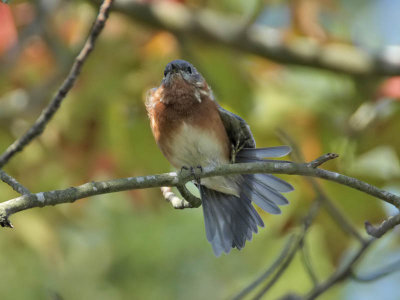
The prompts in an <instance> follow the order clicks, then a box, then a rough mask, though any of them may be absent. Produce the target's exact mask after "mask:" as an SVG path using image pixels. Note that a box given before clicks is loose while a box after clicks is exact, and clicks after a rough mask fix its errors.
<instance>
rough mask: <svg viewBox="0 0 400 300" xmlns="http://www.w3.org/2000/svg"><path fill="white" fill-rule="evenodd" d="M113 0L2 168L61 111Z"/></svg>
mask: <svg viewBox="0 0 400 300" xmlns="http://www.w3.org/2000/svg"><path fill="white" fill-rule="evenodd" d="M112 2H113V0H104V1H103V4H102V5H101V7H100V10H99V14H98V15H97V17H96V20H95V22H94V24H93V27H92V29H91V31H90V34H89V37H88V39H87V40H86V42H85V44H84V46H83V48H82V50H81V51H80V53H79V55H78V56H77V57H76V59H75V62H74V64H73V65H72V68H71V70H70V72H69V74H68V76H67V78H66V79H65V80H64V82H63V83H62V85H61V87H60V88H59V89H58V91H57V93H56V95H55V96H54V98H53V99H52V100H51V101H50V103H49V105H48V106H47V107H46V108H45V109H44V110H43V111H42V113H41V114H40V116H39V118H38V119H37V120H36V121H35V123H34V124H33V125H32V127H30V128H29V129H28V131H27V132H26V133H25V134H24V135H23V136H22V137H20V138H19V139H17V140H16V141H15V142H14V143H12V144H11V145H10V146H9V147H8V148H7V149H6V151H5V152H4V153H3V154H2V155H1V156H0V168H2V167H3V166H4V165H5V164H6V163H7V162H8V161H9V160H10V159H11V158H12V157H13V156H14V155H15V154H16V153H17V152H19V151H21V150H22V149H23V148H24V147H25V146H26V145H28V144H29V143H30V142H31V141H32V140H33V139H34V138H36V137H37V136H39V135H40V134H41V133H42V132H43V130H44V129H45V127H46V125H47V123H48V122H49V121H50V120H51V118H52V117H53V116H54V114H55V113H56V112H57V110H58V109H59V107H60V105H61V102H62V101H63V99H64V98H65V96H66V95H67V94H68V92H69V91H70V90H71V88H72V87H73V86H74V83H75V81H76V79H77V78H78V76H79V74H80V72H81V70H82V66H83V64H84V63H85V61H86V59H87V58H88V56H89V54H90V53H91V52H92V50H93V48H94V45H95V42H96V40H97V38H98V36H99V34H100V32H101V31H102V29H103V27H104V24H105V22H106V20H107V17H108V12H109V10H110V7H111V4H112Z"/></svg>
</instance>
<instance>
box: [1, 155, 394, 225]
mask: <svg viewBox="0 0 400 300" xmlns="http://www.w3.org/2000/svg"><path fill="white" fill-rule="evenodd" d="M254 173H275V174H289V175H303V176H312V177H319V178H323V179H326V180H330V181H333V182H337V183H340V184H342V185H346V186H348V187H351V188H354V189H357V190H359V191H362V192H365V193H367V194H369V195H372V196H375V197H377V198H379V199H381V200H383V201H386V202H388V203H390V204H392V205H394V206H396V207H397V208H399V207H400V197H399V196H396V195H394V194H392V193H390V192H387V191H384V190H381V189H379V188H377V187H375V186H373V185H370V184H368V183H366V182H363V181H361V180H358V179H356V178H353V177H349V176H345V175H342V174H338V173H335V172H331V171H328V170H323V169H320V168H312V167H310V166H309V164H308V163H292V162H279V161H276V162H270V161H265V162H253V163H240V164H225V165H220V166H207V167H204V168H203V172H202V173H201V174H197V175H196V176H198V177H199V178H206V177H213V176H223V175H230V174H254ZM194 179H195V178H194V175H193V174H190V173H189V174H182V173H181V174H179V175H178V174H177V173H174V172H172V173H164V174H159V175H151V176H143V177H129V178H121V179H113V180H108V181H100V182H91V183H85V184H83V185H81V186H78V187H71V188H68V189H65V190H55V191H49V192H40V193H37V194H29V195H23V196H21V197H18V198H15V199H11V200H8V201H5V202H3V203H0V223H1V222H3V221H5V220H7V218H8V216H10V215H11V214H13V213H16V212H18V211H22V210H25V209H29V208H33V207H43V206H49V205H56V204H61V203H68V202H74V201H75V200H78V199H82V198H86V197H89V196H94V195H99V194H106V193H112V192H118V191H125V190H131V189H142V188H150V187H162V186H178V185H183V184H185V183H186V182H188V181H189V180H194Z"/></svg>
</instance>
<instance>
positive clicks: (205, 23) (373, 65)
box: [114, 0, 400, 76]
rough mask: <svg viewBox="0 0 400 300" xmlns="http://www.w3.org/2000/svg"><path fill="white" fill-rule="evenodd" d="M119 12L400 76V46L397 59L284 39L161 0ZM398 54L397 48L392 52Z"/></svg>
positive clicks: (211, 37) (305, 61)
mask: <svg viewBox="0 0 400 300" xmlns="http://www.w3.org/2000/svg"><path fill="white" fill-rule="evenodd" d="M114 8H115V10H116V11H118V12H120V13H122V14H125V15H127V16H129V17H130V18H132V19H133V20H135V21H140V22H142V23H144V24H146V25H150V26H152V27H156V28H160V29H164V30H168V31H170V32H172V33H174V34H176V35H179V36H186V37H198V38H202V39H204V40H206V41H208V42H213V43H217V44H221V45H225V46H228V47H232V48H234V49H239V50H242V51H245V52H248V53H252V54H256V55H259V56H262V57H265V58H267V59H270V60H273V61H276V62H278V63H283V64H295V65H302V66H308V67H313V68H320V69H326V70H330V71H335V72H340V73H343V74H348V75H355V76H375V75H381V76H389V75H399V74H400V64H399V63H398V62H397V61H396V58H398V57H400V50H399V51H398V53H397V52H396V53H395V54H396V55H397V56H396V58H393V57H392V56H390V57H389V56H387V55H385V54H381V55H377V56H372V55H371V54H369V53H367V52H366V51H363V50H361V49H358V48H356V47H354V46H349V45H347V44H340V43H318V42H317V41H316V40H312V39H307V38H301V37H297V38H293V39H291V40H289V41H287V39H285V38H284V34H285V33H284V32H283V31H279V30H276V29H273V28H268V27H266V26H261V25H252V26H249V24H247V22H248V20H246V19H244V18H239V17H228V16H223V15H220V14H217V13H215V12H214V13H213V12H211V11H208V10H194V11H193V10H190V9H188V8H186V7H185V6H184V5H181V4H177V3H173V2H167V1H159V2H157V1H156V2H151V3H143V2H138V1H121V0H120V1H116V3H115V7H114ZM392 52H393V51H392Z"/></svg>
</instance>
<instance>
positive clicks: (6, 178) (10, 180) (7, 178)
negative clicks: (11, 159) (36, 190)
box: [0, 169, 31, 195]
mask: <svg viewBox="0 0 400 300" xmlns="http://www.w3.org/2000/svg"><path fill="white" fill-rule="evenodd" d="M0 180H1V181H3V182H4V183H7V184H8V185H9V186H11V188H12V189H13V190H14V191H16V192H17V193H20V194H21V195H25V194H30V193H31V192H30V191H29V190H28V189H27V188H26V187H24V186H23V185H22V184H21V183H19V182H18V181H17V180H16V179H15V178H14V177H12V176H11V175H8V174H7V173H6V172H4V171H3V170H1V169H0Z"/></svg>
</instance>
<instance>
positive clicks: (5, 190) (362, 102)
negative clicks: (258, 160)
mask: <svg viewBox="0 0 400 300" xmlns="http://www.w3.org/2000/svg"><path fill="white" fill-rule="evenodd" d="M117 4H118V5H117ZM117 4H116V6H115V11H113V12H112V13H111V15H110V18H109V21H108V23H107V24H106V27H105V29H104V31H103V32H102V33H101V36H100V38H99V40H98V42H97V44H96V48H95V50H94V52H93V53H92V55H91V56H90V57H89V59H88V61H87V63H86V64H85V66H84V69H83V72H82V74H81V75H80V77H79V79H78V81H77V84H76V86H75V87H74V89H73V90H72V91H71V92H70V93H69V94H68V96H67V98H66V99H65V101H64V102H63V104H62V107H61V109H60V110H59V111H58V113H57V114H56V115H55V117H54V119H53V120H52V121H51V122H50V123H49V125H48V127H47V128H46V130H45V132H44V133H43V134H42V135H41V136H40V138H38V139H36V140H35V141H34V142H32V143H31V144H30V145H29V146H28V147H26V148H25V150H24V151H23V152H22V153H19V154H17V155H16V156H15V157H14V158H13V159H12V160H11V161H10V163H8V165H6V166H5V168H4V170H5V171H7V172H9V173H10V174H11V175H13V176H14V177H16V178H17V179H18V180H19V181H20V182H21V183H23V184H24V185H25V186H27V187H28V188H29V189H30V190H31V191H32V192H40V191H47V190H53V189H63V188H67V187H69V186H74V185H79V184H83V183H85V182H88V181H92V180H106V179H112V178H117V177H127V176H139V175H149V174H155V173H162V172H168V171H170V170H171V167H170V166H169V164H168V162H167V161H166V159H165V158H164V157H163V156H162V154H161V152H160V151H159V149H158V148H157V146H156V144H155V142H154V140H153V137H152V134H151V131H150V128H149V122H148V119H147V115H146V111H145V107H144V96H145V93H146V91H147V90H148V89H149V88H152V87H154V86H157V85H159V83H160V81H161V79H162V76H163V69H164V66H165V65H166V64H167V63H168V62H169V61H171V60H173V59H177V58H182V59H186V60H188V61H190V62H192V63H193V64H194V65H195V66H196V67H197V69H198V70H199V71H200V72H201V73H202V74H203V76H204V77H205V78H206V79H207V81H208V83H209V84H210V85H211V87H212V88H213V91H214V94H215V96H216V98H217V99H218V101H219V102H220V104H221V105H222V106H223V107H224V108H226V109H228V110H231V111H232V112H234V113H236V114H239V115H240V116H242V117H243V118H244V119H245V120H246V121H247V122H248V123H249V124H250V126H251V128H252V130H253V133H254V136H255V138H256V141H257V145H258V146H260V147H268V146H277V145H281V144H283V143H284V142H283V141H282V140H281V139H280V137H279V135H278V134H277V129H280V130H284V131H285V132H286V133H287V134H288V135H289V136H291V137H292V139H293V140H294V141H295V142H296V143H297V144H298V147H299V149H300V150H301V151H302V152H303V154H304V156H305V159H306V160H312V159H315V158H316V157H318V156H319V155H321V154H323V153H326V152H334V153H338V154H340V158H339V159H336V160H334V161H332V162H329V163H327V164H326V165H324V167H325V168H328V169H330V170H333V171H336V172H340V173H344V174H346V175H349V176H354V177H357V178H359V179H361V180H365V181H367V182H369V183H371V184H374V185H377V186H378V187H381V188H384V189H386V190H389V191H392V192H395V193H396V192H399V191H400V181H399V179H400V164H399V154H400V152H399V151H400V150H399V149H400V138H399V132H400V104H399V99H400V77H396V76H395V75H396V70H397V73H398V74H400V72H399V71H398V70H399V63H400V54H399V53H400V50H399V49H400V48H399V47H400V35H399V34H398V30H397V29H398V28H399V26H400V2H398V1H390V0H381V1H373V0H351V1H345V0H323V1H317V0H294V1H285V0H276V1H273V0H265V1H263V0H234V1H232V0H222V1H208V0H179V1H178V0H175V1H155V0H154V1H152V0H142V1H138V2H135V1H117ZM97 10H98V6H97V4H93V2H92V1H64V0H54V1H46V0H36V1H23V0H12V1H10V2H9V4H3V3H0V124H1V127H0V145H1V148H2V149H3V150H4V149H6V148H7V147H8V145H9V144H11V143H12V142H13V141H14V140H15V139H16V138H17V137H19V136H21V135H22V134H23V133H24V132H25V131H26V130H27V129H28V128H29V126H30V125H31V124H32V123H33V122H34V120H35V119H36V118H37V116H38V115H39V113H40V111H41V110H42V109H43V108H44V107H45V106H46V104H47V103H48V102H49V100H50V99H51V96H52V95H53V94H54V93H55V91H56V90H57V88H58V87H59V85H60V83H61V82H62V80H63V78H65V76H66V74H67V72H68V70H69V68H70V66H71V64H72V62H73V59H74V57H75V56H76V54H77V53H78V51H79V50H80V49H81V46H82V44H83V42H84V41H85V39H86V37H87V34H88V31H89V30H90V27H91V24H92V22H93V20H94V18H95V16H96V14H97ZM191 18H195V19H196V20H197V21H196V22H197V23H196V24H197V25H196V24H195V25H193V24H192V23H191ZM196 26H197V27H196ZM199 28H205V29H204V30H200V29H199ZM238 30H243V32H245V33H246V32H248V33H249V36H250V37H251V41H253V42H254V43H253V44H251V43H250V42H248V41H247V40H245V39H243V40H232V39H234V38H235V34H236V33H237V32H239V31H238ZM250 33H251V34H250ZM260 45H261V46H260ZM263 45H264V46H265V47H266V48H267V50H268V49H269V50H268V51H265V52H266V53H267V54H265V55H264V54H262V53H263V49H262V46H263ZM260 47H261V48H260ZM271 49H272V50H271ZM317 55H319V57H320V58H321V57H322V59H314V57H316V56H317ZM383 66H388V68H386V69H384V68H383ZM390 66H394V67H393V68H390ZM396 68H397V69H396ZM393 70H394V71H393ZM3 150H1V151H3ZM281 178H284V179H285V180H287V181H289V182H290V183H291V184H293V185H294V186H295V188H296V190H295V191H294V192H292V193H290V194H287V197H288V199H289V200H290V202H291V204H290V205H289V206H285V207H283V208H282V210H283V211H282V215H279V216H273V215H269V214H266V213H263V212H262V211H259V212H260V214H261V216H262V218H263V220H264V222H265V223H266V228H264V229H262V230H261V231H260V232H259V234H257V235H256V236H254V238H253V241H251V242H249V243H248V244H247V245H246V247H245V248H244V249H243V250H242V251H240V252H239V251H236V250H233V251H232V252H231V253H230V254H229V255H223V256H222V257H220V258H216V257H214V255H213V252H212V249H211V246H210V245H209V244H208V242H207V240H206V237H205V232H204V224H203V216H202V210H201V209H187V210H183V211H181V210H174V209H172V208H171V206H170V205H169V204H168V203H166V202H165V200H164V199H163V198H162V195H161V193H160V191H159V189H147V190H136V191H129V192H121V193H115V194H107V195H101V196H96V197H92V198H89V199H83V200H79V201H77V202H76V203H74V204H65V205H59V206H56V207H47V208H43V209H32V210H28V211H24V212H22V213H18V214H16V215H15V216H13V217H12V219H11V221H12V223H13V225H14V227H15V228H14V229H13V230H10V229H3V230H1V234H0V248H1V249H2V251H1V255H0V269H1V270H2V273H3V276H2V279H1V280H0V298H1V299H229V298H231V297H232V296H234V295H235V294H236V293H238V292H239V291H240V290H241V289H243V288H244V287H245V286H246V285H247V284H249V283H250V282H251V281H252V280H254V279H255V278H256V277H257V276H258V275H259V274H261V273H262V272H263V271H264V270H265V269H266V268H267V266H268V265H269V264H271V263H272V262H273V260H274V259H275V258H276V257H277V256H279V254H280V253H281V251H282V248H283V245H284V244H285V242H286V241H287V239H288V236H289V235H290V234H291V233H292V232H294V231H296V230H298V228H299V226H300V224H301V220H302V218H303V217H304V215H305V214H306V213H307V210H308V208H309V207H310V204H311V203H312V201H314V199H315V192H314V190H313V189H312V187H311V186H310V185H309V182H307V180H305V179H304V178H302V177H298V176H281ZM320 183H321V185H322V188H323V189H324V190H325V192H326V193H327V194H328V195H329V196H330V197H331V199H332V200H333V202H334V204H336V205H337V206H338V208H339V209H340V210H341V211H342V212H343V214H344V215H346V216H347V217H348V218H349V219H350V220H351V222H352V223H353V224H354V226H355V227H356V228H357V229H358V230H359V231H360V232H361V233H362V234H363V235H366V234H365V231H364V229H363V226H364V221H366V220H369V221H371V222H373V223H378V222H380V221H381V220H383V219H384V218H385V217H387V216H388V215H389V214H391V213H393V212H392V211H391V210H390V208H389V207H386V206H384V205H383V202H382V201H380V200H377V199H374V198H373V197H371V196H368V195H366V194H363V193H361V192H358V191H356V190H352V189H349V188H346V187H344V186H340V185H338V184H334V183H329V182H322V181H321V182H320ZM0 195H1V201H5V200H8V199H11V198H14V197H17V194H16V193H15V192H13V191H12V190H11V189H10V188H9V187H8V186H7V185H5V184H0ZM305 242H306V244H307V247H308V250H309V253H310V260H311V262H312V265H313V267H314V268H315V271H316V273H317V275H318V278H319V279H320V280H322V279H324V278H326V277H327V276H328V275H329V274H331V273H332V272H333V271H334V270H335V269H336V268H337V267H338V266H339V265H340V264H341V263H342V262H343V260H344V259H345V258H346V255H347V254H348V253H349V252H351V251H352V249H354V246H355V245H357V243H356V241H355V240H354V238H352V237H350V236H349V235H347V234H345V233H343V231H342V230H341V229H340V227H339V226H338V225H337V224H336V223H335V222H334V221H333V220H332V218H331V217H330V216H329V215H328V214H327V213H326V211H324V210H321V212H320V213H319V214H318V216H317V218H316V220H315V222H314V223H313V225H312V226H311V228H310V231H309V233H308V235H307V238H306V241H305ZM399 242H400V241H399V237H398V234H397V233H396V230H394V231H393V232H391V233H389V234H387V235H386V236H385V237H384V238H383V239H382V240H380V241H379V243H376V245H375V246H374V247H373V248H372V249H370V251H369V252H368V256H367V257H366V258H365V259H364V260H363V261H362V263H361V264H360V265H359V266H358V268H357V271H359V272H361V273H362V272H368V271H369V270H374V269H376V268H379V266H382V265H387V264H390V263H391V262H393V261H394V260H396V259H398V258H399V254H398V252H399V251H398V250H399ZM399 280H400V275H399V274H393V275H390V276H388V277H385V278H383V279H380V280H377V281H374V282H370V283H368V284H365V283H364V284H361V283H356V282H354V281H351V280H347V281H346V282H344V283H342V284H340V285H337V286H335V287H334V288H332V289H330V290H329V291H328V292H326V293H325V294H323V295H322V296H321V297H320V299H374V298H373V297H374V295H375V294H376V293H379V295H380V299H399V292H398V282H399ZM312 284H313V283H312V281H311V279H310V278H309V277H308V275H307V273H306V271H305V269H304V266H303V264H302V261H301V257H300V255H297V256H296V257H295V259H294V261H293V263H292V264H291V265H290V267H289V268H288V269H287V271H286V273H285V274H284V275H283V277H282V278H281V280H280V281H278V282H277V283H276V284H275V285H274V286H273V288H272V289H271V291H270V292H269V293H268V295H267V296H265V298H264V299H278V298H279V297H281V296H283V295H286V294H287V293H290V292H291V293H297V294H300V295H301V294H305V293H307V291H308V290H310V289H311V288H312V286H313V285H312Z"/></svg>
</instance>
